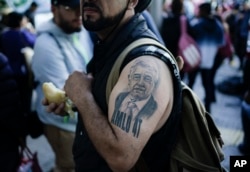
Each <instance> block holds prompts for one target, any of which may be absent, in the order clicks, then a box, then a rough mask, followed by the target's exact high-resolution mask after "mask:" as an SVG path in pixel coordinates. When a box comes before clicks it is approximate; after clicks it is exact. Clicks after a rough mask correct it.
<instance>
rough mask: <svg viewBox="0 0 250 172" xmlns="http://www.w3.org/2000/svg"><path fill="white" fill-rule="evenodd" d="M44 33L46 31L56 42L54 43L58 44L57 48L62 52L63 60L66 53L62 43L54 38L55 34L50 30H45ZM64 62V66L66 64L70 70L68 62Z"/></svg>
mask: <svg viewBox="0 0 250 172" xmlns="http://www.w3.org/2000/svg"><path fill="white" fill-rule="evenodd" d="M45 33H48V35H50V36H51V37H52V38H53V39H54V40H55V42H56V44H57V45H58V47H59V49H60V50H61V52H62V54H63V57H64V60H65V59H66V57H67V54H66V53H65V51H64V49H63V47H62V45H61V44H60V42H59V40H58V39H57V38H56V36H55V35H54V34H53V33H51V32H45ZM65 64H66V66H67V69H68V71H70V70H69V69H70V67H69V65H68V63H65Z"/></svg>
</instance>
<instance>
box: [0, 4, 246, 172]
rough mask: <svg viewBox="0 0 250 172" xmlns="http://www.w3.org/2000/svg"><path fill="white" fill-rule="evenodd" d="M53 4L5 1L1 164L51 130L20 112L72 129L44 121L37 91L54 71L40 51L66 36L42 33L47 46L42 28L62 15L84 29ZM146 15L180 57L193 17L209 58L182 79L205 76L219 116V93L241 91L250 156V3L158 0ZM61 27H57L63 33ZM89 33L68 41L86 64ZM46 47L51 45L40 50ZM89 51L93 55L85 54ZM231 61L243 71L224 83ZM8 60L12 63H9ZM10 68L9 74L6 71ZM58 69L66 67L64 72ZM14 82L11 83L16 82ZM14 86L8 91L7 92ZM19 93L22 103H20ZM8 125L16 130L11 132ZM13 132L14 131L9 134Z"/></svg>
mask: <svg viewBox="0 0 250 172" xmlns="http://www.w3.org/2000/svg"><path fill="white" fill-rule="evenodd" d="M53 5H54V6H55V7H56V4H53V0H52V1H51V0H0V57H1V58H2V59H1V61H0V62H1V64H0V72H1V76H0V79H1V80H0V82H1V83H0V88H1V89H2V88H5V91H3V90H1V91H0V121H1V122H0V124H1V125H0V127H1V131H0V132H1V134H2V135H1V136H3V137H4V140H5V141H1V143H0V164H1V163H7V162H8V158H7V159H6V157H9V158H13V155H15V156H16V159H17V160H18V156H19V154H18V147H19V146H20V139H19V138H20V137H22V138H24V140H26V137H27V136H28V137H30V136H31V137H32V138H33V139H37V138H39V137H40V136H41V135H43V134H46V132H45V131H40V130H41V129H39V128H38V124H37V125H36V129H37V130H38V131H37V132H35V133H30V131H29V128H28V129H27V126H23V125H21V124H24V123H21V122H19V123H18V122H16V123H14V122H13V121H16V119H18V118H17V116H19V118H22V117H23V116H24V117H27V116H30V114H32V115H35V116H36V117H38V118H37V119H33V118H34V117H32V122H34V121H36V122H37V121H38V122H41V123H42V125H50V126H51V125H52V126H56V127H57V128H60V129H62V130H66V131H69V132H73V131H72V130H71V129H69V127H68V126H65V125H64V124H58V123H54V122H48V121H50V120H47V119H44V118H43V117H42V115H41V114H40V112H39V111H38V110H37V109H39V107H38V105H37V104H36V103H35V102H37V95H38V96H39V94H40V93H39V91H37V85H38V88H39V83H37V82H39V81H40V82H44V81H45V80H42V79H41V78H43V79H44V78H46V74H44V76H41V75H42V74H43V73H42V74H41V71H43V70H44V71H45V72H48V73H49V72H50V71H46V69H40V65H42V63H43V61H41V60H40V61H36V60H34V59H32V58H36V59H39V54H40V55H41V54H43V53H44V52H47V50H46V48H48V49H50V48H52V47H53V46H57V42H54V43H52V44H50V43H49V42H50V41H51V39H53V38H54V36H56V39H58V40H59V41H64V40H62V39H61V37H60V36H58V35H53V34H52V36H51V35H47V36H45V37H43V39H44V40H45V41H46V40H48V45H50V46H47V47H46V45H47V44H46V43H45V44H44V42H45V41H44V42H43V43H41V39H42V37H40V38H39V36H40V35H39V34H40V33H41V32H45V31H44V30H43V29H44V23H46V22H48V21H50V20H51V19H52V18H53V19H56V18H58V20H56V21H58V22H55V23H56V26H53V27H56V28H57V27H58V28H60V29H59V30H62V31H63V32H62V34H65V35H71V34H72V33H76V32H77V33H78V32H79V31H77V30H73V31H71V30H67V29H66V28H67V27H66V26H65V25H62V24H61V23H60V20H62V21H66V19H62V18H60V17H58V16H57V15H58V14H57V12H56V11H55V9H54V8H53V9H52V8H51V6H53ZM64 10H66V12H72V11H73V12H74V13H75V14H78V15H79V14H80V13H79V9H77V8H76V7H67V6H65V7H64ZM70 10H71V11H70ZM73 12H72V13H73ZM143 15H144V17H145V18H147V21H148V24H149V26H150V28H151V29H152V31H154V32H155V34H157V36H158V37H159V39H160V40H161V41H162V42H163V43H164V44H165V45H166V47H167V48H168V49H169V50H170V51H171V52H172V53H173V55H174V56H178V55H179V51H178V46H179V44H178V43H179V39H180V36H181V27H180V18H181V16H185V17H186V28H187V32H188V34H189V35H190V36H191V37H192V38H193V39H194V40H195V41H196V43H197V45H198V47H199V49H200V53H201V58H202V59H203V60H202V61H201V63H200V64H199V66H197V67H196V68H195V69H193V70H192V71H188V72H186V71H182V73H181V76H182V79H183V80H184V81H185V82H187V83H188V85H189V86H190V87H191V88H193V89H195V88H194V86H195V83H196V82H197V78H198V79H199V78H200V77H201V85H200V87H201V89H202V90H204V95H202V96H201V95H199V96H200V97H201V98H202V99H203V101H204V105H205V106H206V109H207V110H208V111H209V112H211V114H212V115H213V114H214V113H215V112H217V111H216V110H215V109H214V107H215V106H214V104H216V103H218V101H219V100H220V99H219V98H218V97H217V94H216V92H217V91H219V92H221V93H223V94H226V95H231V96H236V97H237V98H239V99H240V101H241V104H240V109H241V111H239V112H238V117H237V118H238V119H240V123H241V124H240V125H241V128H240V130H241V131H242V132H243V133H244V134H243V136H242V139H240V143H239V144H238V145H237V148H238V150H239V151H240V153H241V154H246V155H249V154H250V128H249V126H250V78H249V76H250V62H249V60H250V32H249V31H250V1H249V0H211V1H208V0H154V1H153V2H152V4H151V5H150V7H149V9H148V10H147V11H146V12H145V13H143ZM41 30H43V31H41ZM81 31H85V30H84V28H82V30H81ZM55 32H56V33H58V31H55ZM83 34H85V36H84V39H83V40H81V39H79V40H80V41H82V42H80V44H78V45H75V46H72V47H68V49H69V50H70V49H71V48H73V49H74V51H75V53H76V56H77V57H80V56H83V57H84V58H85V60H84V62H82V63H83V64H84V65H86V64H87V62H88V61H89V59H90V58H91V49H92V43H93V42H94V35H91V34H87V33H86V32H84V33H83ZM57 36H58V37H57ZM56 39H55V40H56ZM74 40H75V39H74V38H73V35H72V40H71V38H68V37H67V41H69V43H71V42H70V41H72V45H73V43H75V41H74ZM52 42H53V40H52ZM41 45H43V46H44V47H46V48H45V49H43V48H41ZM81 45H88V46H89V49H88V48H87V51H86V52H81V50H80V49H81V48H79V46H81ZM59 47H60V45H59ZM85 47H86V46H85ZM64 48H65V47H64ZM66 49H67V47H66ZM68 49H67V50H68ZM48 51H49V50H48ZM54 52H55V51H54V50H53V51H51V53H54ZM48 54H49V52H48ZM73 54H74V53H73ZM43 55H46V54H43ZM52 55H53V54H52ZM57 55H58V54H56V53H55V56H57ZM64 55H65V54H64V53H63V52H62V54H61V56H62V58H63V56H64ZM71 55H72V54H71ZM58 57H59V55H58ZM86 57H87V59H88V60H86ZM40 58H41V57H40ZM64 62H65V64H66V66H67V64H69V63H70V64H71V62H68V61H64ZM225 62H227V64H228V65H229V66H230V67H233V68H234V69H235V68H236V69H235V72H234V74H233V75H231V76H230V77H222V79H221V80H220V82H219V83H218V82H216V77H217V75H218V73H219V72H218V71H220V70H221V68H222V66H223V65H225ZM237 62H238V63H237ZM32 63H33V66H32ZM236 63H237V64H238V65H237V64H236ZM4 65H6V66H7V67H6V66H5V67H4ZM45 67H46V66H45ZM38 68H39V70H38ZM77 68H81V69H82V68H84V66H77V65H76V66H74V64H72V66H71V68H70V71H69V72H68V73H70V72H71V71H72V70H74V69H77ZM6 69H8V70H6ZM6 71H7V72H8V73H7V74H6ZM58 73H60V72H59V71H58ZM50 74H51V73H50ZM60 74H61V73H60ZM5 75H6V76H5ZM47 75H48V74H47ZM51 75H53V74H51ZM40 76H41V77H40ZM66 76H67V75H66V74H65V76H64V78H62V80H60V81H58V78H57V80H52V79H51V78H49V77H47V79H48V78H49V79H51V80H52V81H53V82H56V84H57V86H60V87H61V86H63V81H64V80H65V78H66ZM199 76H200V77H199ZM53 77H54V78H56V77H57V76H56V75H55V76H54V75H53ZM8 79H9V80H11V81H9V80H8ZM39 79H40V80H39ZM34 81H36V82H34ZM10 82H11V83H12V84H9V83H10ZM6 84H9V85H6ZM10 88H12V89H10ZM7 92H8V93H9V94H6V93H7ZM198 93H199V92H198ZM17 95H18V96H17ZM6 96H7V97H8V98H9V99H8V101H9V102H7V103H6ZM14 99H15V101H13V100H14ZM3 102H5V103H3ZM20 104H21V106H20ZM6 107H8V110H6V109H7V108H6ZM216 107H218V106H216ZM218 108H220V107H218ZM21 112H22V114H21ZM220 112H221V111H220ZM6 113H11V114H13V116H12V117H6V115H4V114H6ZM221 115H224V114H221ZM25 119H26V118H25ZM29 120H30V119H29ZM20 123H21V124H20ZM2 124H5V125H2ZM10 124H12V125H10ZM54 124H55V125H54ZM39 125H40V124H39ZM32 127H34V126H32ZM47 129H48V128H47ZM49 130H50V131H54V129H53V130H51V128H50V129H49ZM3 131H5V132H3ZM6 131H9V132H7V133H6ZM44 132H45V133H44ZM10 135H11V136H12V137H10ZM50 137H53V136H48V135H46V138H47V139H48V140H49V139H50ZM71 137H73V136H71ZM1 140H2V138H1ZM24 142H25V141H24ZM53 142H54V141H50V140H49V143H50V145H51V146H52V148H53V151H54V152H55V154H56V156H60V154H59V153H58V154H57V153H56V151H58V150H56V148H54V146H53ZM69 142H70V141H69ZM9 143H13V144H9ZM14 143H15V144H14ZM71 144H72V143H70V144H69V145H70V146H71ZM59 151H60V150H59ZM9 152H12V153H13V154H9ZM8 155H11V156H8ZM2 160H5V161H2ZM12 162H13V161H12ZM17 163H18V161H17ZM55 164H57V165H58V166H59V167H58V168H63V167H60V162H56V163H55ZM9 166H13V164H10V165H9ZM0 171H1V170H0Z"/></svg>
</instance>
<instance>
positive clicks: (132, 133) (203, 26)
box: [0, 0, 250, 172]
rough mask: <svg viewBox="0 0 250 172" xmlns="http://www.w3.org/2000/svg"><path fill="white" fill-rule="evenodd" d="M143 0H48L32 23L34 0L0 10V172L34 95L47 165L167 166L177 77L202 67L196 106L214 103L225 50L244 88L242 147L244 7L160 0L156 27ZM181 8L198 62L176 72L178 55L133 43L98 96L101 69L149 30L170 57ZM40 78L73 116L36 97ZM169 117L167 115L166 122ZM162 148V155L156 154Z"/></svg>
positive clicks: (15, 156) (58, 169) (7, 166)
mask: <svg viewBox="0 0 250 172" xmlns="http://www.w3.org/2000/svg"><path fill="white" fill-rule="evenodd" d="M150 2H151V0H135V1H130V0H119V1H118V0H111V1H109V2H107V1H105V0H98V1H85V0H51V13H52V19H50V20H48V21H46V22H44V23H43V24H41V25H39V27H36V26H35V22H34V15H35V11H36V9H37V7H38V4H37V3H35V2H33V3H32V4H31V6H30V8H29V9H27V10H26V11H25V12H23V13H20V12H16V11H8V12H7V13H1V23H0V29H1V30H0V63H1V64H0V72H1V75H0V78H1V80H0V81H1V82H0V88H1V92H0V93H1V94H0V102H1V105H0V116H1V119H0V123H1V129H2V131H9V133H7V135H6V133H2V132H1V133H2V135H3V137H4V139H3V141H1V144H0V145H1V149H0V160H1V163H0V164H1V167H0V171H9V172H12V171H13V172H14V171H16V168H17V166H18V164H19V160H20V157H19V156H20V154H19V146H20V138H21V139H24V140H25V137H26V136H27V134H28V131H27V128H25V126H23V125H21V124H25V122H21V121H22V120H25V118H23V117H24V116H25V114H29V113H30V112H31V111H32V109H31V104H32V103H34V107H35V111H36V113H35V115H37V116H38V118H39V120H40V121H41V122H42V124H43V134H44V135H45V137H46V138H47V140H48V142H49V144H50V145H51V147H52V150H53V151H54V153H55V167H54V169H53V171H55V172H73V171H102V172H105V171H129V170H131V169H133V170H137V169H136V168H137V167H136V166H135V164H136V162H137V160H138V158H139V157H141V156H142V157H143V159H144V161H145V163H146V164H147V166H148V168H149V170H150V171H167V169H168V168H169V167H168V164H167V163H162V162H163V161H162V160H164V162H168V160H169V158H170V152H171V149H172V148H173V146H174V138H170V139H165V138H166V137H168V136H167V135H166V133H170V132H169V131H170V130H171V131H177V128H178V123H174V124H173V121H172V119H174V118H176V121H178V119H179V118H180V117H178V115H176V114H177V112H175V111H174V110H173V109H178V108H180V107H176V106H177V105H179V103H178V102H180V97H179V96H180V95H179V94H177V93H178V92H180V91H181V90H180V83H181V80H182V79H184V77H187V79H188V85H189V86H190V87H191V88H192V87H193V85H194V83H195V79H196V76H197V74H198V73H199V72H200V73H201V77H202V84H203V87H204V90H205V99H204V105H205V107H206V110H207V111H208V112H211V104H212V103H214V102H216V95H215V89H216V88H215V85H214V79H215V76H216V72H217V70H218V69H219V67H220V65H221V64H222V62H223V60H224V59H225V58H228V59H232V57H233V56H234V55H235V54H236V55H237V57H238V58H239V59H240V62H241V66H240V69H239V70H243V71H244V81H245V87H244V88H245V92H246V95H245V98H244V99H243V104H242V119H243V121H242V122H243V130H244V132H245V138H244V143H243V144H241V145H240V147H239V149H240V150H241V151H242V152H243V153H244V154H249V153H250V148H249V146H248V145H249V143H250V135H249V126H248V125H249V124H250V115H249V114H250V110H249V109H250V108H249V106H250V105H249V104H250V98H249V97H250V96H249V95H250V93H249V92H250V89H249V84H248V77H249V69H250V68H249V67H248V66H249V58H248V56H246V54H247V52H246V50H247V49H246V47H247V38H248V29H249V18H250V6H248V4H247V3H243V4H238V3H234V4H231V5H230V6H226V5H225V4H216V6H214V5H213V4H212V3H210V2H205V3H201V4H199V5H197V4H193V3H192V1H191V0H172V1H171V3H169V1H166V3H163V7H164V8H163V9H161V10H162V23H161V25H160V26H157V25H156V24H155V23H154V20H153V17H152V16H151V14H150V10H149V9H147V8H148V6H149V4H150ZM181 16H186V17H187V23H186V24H187V30H188V33H189V34H190V35H191V37H193V39H194V40H195V41H196V42H197V45H198V47H199V49H200V52H201V56H202V60H201V63H200V65H199V67H198V68H196V69H195V70H193V71H192V72H189V73H183V71H180V72H179V73H176V71H175V70H173V69H177V68H180V69H181V66H183V64H182V60H178V62H180V63H179V64H178V65H179V66H175V64H173V63H171V61H169V62H167V63H166V62H164V61H163V60H161V59H162V58H161V57H162V56H166V52H165V51H162V50H159V49H158V48H156V47H154V48H152V47H150V46H142V47H139V48H137V49H135V50H134V51H132V52H130V53H129V55H128V57H126V59H125V61H124V62H123V64H122V68H121V69H120V77H119V80H118V82H117V83H116V85H115V87H114V88H113V89H112V91H111V95H110V98H109V100H108V102H106V83H107V79H108V75H109V73H110V71H111V69H112V66H113V65H114V62H115V59H116V58H117V56H118V55H119V54H120V53H121V52H122V50H123V49H124V48H125V47H126V46H127V45H129V43H131V42H133V41H135V40H137V39H139V38H142V37H149V38H153V39H155V40H158V41H159V42H160V43H161V44H163V45H165V46H166V47H167V48H168V49H169V50H170V52H171V53H172V54H173V55H174V56H175V57H178V55H179V54H178V41H179V38H180V34H181V29H180V18H181ZM227 44H229V45H230V46H229V47H230V52H228V54H229V55H228V54H227V55H226V57H225V55H224V54H223V55H222V54H221V51H222V50H221V49H222V48H223V47H225V46H226V45H227ZM27 47H29V48H30V49H32V53H31V54H29V56H30V57H31V61H30V62H29V60H28V59H27V58H28V57H27V54H25V52H24V50H25V48H27ZM223 51H224V50H223ZM228 51H229V50H228ZM30 57H29V58H30ZM30 77H31V78H30ZM30 79H32V82H31V81H30ZM44 82H52V83H53V84H54V85H55V86H56V87H57V88H60V89H62V90H64V91H65V92H66V95H67V97H68V98H70V99H71V100H72V102H73V103H74V105H75V106H76V107H77V111H76V112H75V118H67V119H68V120H67V121H65V112H64V106H65V105H64V104H63V103H62V104H60V105H58V104H54V103H49V102H48V101H47V100H46V99H45V98H44V94H43V91H42V85H43V83H44ZM30 84H31V85H30ZM162 92H164V95H163V94H161V93H162ZM34 94H35V95H36V96H35V100H33V99H32V98H33V96H34ZM5 100H8V101H5ZM32 101H34V102H32ZM131 106H133V109H131ZM121 114H125V115H124V116H123V119H122V120H123V122H124V121H125V122H126V124H127V125H126V127H124V125H123V124H121V123H122V121H119V120H121V119H119V115H121ZM66 115H67V114H66ZM18 118H20V120H17V119H18ZM168 119H171V121H172V123H168V122H166V121H168ZM174 135H175V133H172V135H171V137H173V136H174ZM10 136H11V137H10ZM165 145H168V146H165ZM163 150H164V151H165V152H167V153H165V154H161V152H162V151H163ZM160 155H161V156H160ZM8 158H10V159H11V158H12V159H11V161H10V160H9V159H8ZM10 162H13V163H10Z"/></svg>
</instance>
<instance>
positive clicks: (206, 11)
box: [199, 2, 212, 15]
mask: <svg viewBox="0 0 250 172" xmlns="http://www.w3.org/2000/svg"><path fill="white" fill-rule="evenodd" d="M199 10H200V11H202V13H203V14H205V15H210V14H211V10H212V8H211V4H210V3H209V2H205V3H202V4H201V5H200V6H199Z"/></svg>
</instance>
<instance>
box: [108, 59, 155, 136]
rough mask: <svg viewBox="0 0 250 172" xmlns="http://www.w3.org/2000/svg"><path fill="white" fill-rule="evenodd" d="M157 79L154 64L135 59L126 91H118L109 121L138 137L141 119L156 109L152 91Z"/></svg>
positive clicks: (147, 116) (150, 114)
mask: <svg viewBox="0 0 250 172" xmlns="http://www.w3.org/2000/svg"><path fill="white" fill-rule="evenodd" d="M158 80H159V73H158V69H157V65H156V64H148V63H145V61H142V60H136V61H135V62H134V64H133V65H132V66H131V68H130V72H129V75H128V91H126V92H122V93H120V94H119V95H118V96H117V98H116V100H115V109H114V113H113V115H112V119H111V122H112V123H113V124H115V125H116V126H118V127H120V128H121V129H122V130H124V131H125V132H127V133H132V134H133V136H134V137H136V138H138V137H139V134H140V128H141V124H142V123H143V120H145V119H148V118H150V117H151V116H152V115H153V113H154V112H155V110H156V109H157V102H156V101H155V99H154V97H153V93H154V90H155V88H156V87H157V85H158Z"/></svg>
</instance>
